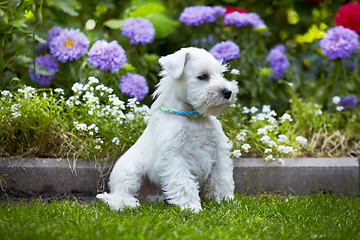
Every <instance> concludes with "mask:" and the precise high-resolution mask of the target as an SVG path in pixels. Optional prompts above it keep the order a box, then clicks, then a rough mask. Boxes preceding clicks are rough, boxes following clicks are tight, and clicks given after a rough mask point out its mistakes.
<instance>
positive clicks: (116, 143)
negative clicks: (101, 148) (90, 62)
mask: <svg viewBox="0 0 360 240" xmlns="http://www.w3.org/2000/svg"><path fill="white" fill-rule="evenodd" d="M111 142H113V143H115V145H116V146H119V144H120V140H119V139H118V138H117V137H114V138H113V139H112V140H111Z"/></svg>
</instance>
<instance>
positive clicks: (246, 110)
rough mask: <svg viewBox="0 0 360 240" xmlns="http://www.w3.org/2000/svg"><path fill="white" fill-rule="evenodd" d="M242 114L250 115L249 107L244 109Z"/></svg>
mask: <svg viewBox="0 0 360 240" xmlns="http://www.w3.org/2000/svg"><path fill="white" fill-rule="evenodd" d="M242 112H243V113H249V112H250V109H249V108H248V107H243V109H242Z"/></svg>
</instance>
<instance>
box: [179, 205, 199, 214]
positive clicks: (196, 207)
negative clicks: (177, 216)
mask: <svg viewBox="0 0 360 240" xmlns="http://www.w3.org/2000/svg"><path fill="white" fill-rule="evenodd" d="M180 207H181V210H191V211H193V212H194V213H199V212H200V211H201V210H202V208H201V204H200V203H199V204H185V205H184V206H180Z"/></svg>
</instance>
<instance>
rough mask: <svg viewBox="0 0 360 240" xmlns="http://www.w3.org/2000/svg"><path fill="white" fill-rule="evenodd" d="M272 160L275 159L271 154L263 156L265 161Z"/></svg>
mask: <svg viewBox="0 0 360 240" xmlns="http://www.w3.org/2000/svg"><path fill="white" fill-rule="evenodd" d="M274 160H275V158H274V156H273V155H269V156H267V157H265V161H266V162H272V161H274Z"/></svg>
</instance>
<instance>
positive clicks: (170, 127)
mask: <svg viewBox="0 0 360 240" xmlns="http://www.w3.org/2000/svg"><path fill="white" fill-rule="evenodd" d="M159 63H160V65H161V66H162V67H163V71H162V72H161V76H162V77H163V78H162V79H161V81H160V83H159V84H158V86H157V90H156V91H155V93H154V97H157V99H156V100H155V102H154V103H153V105H152V107H151V118H150V121H149V124H148V126H147V128H146V129H145V131H144V133H143V134H142V135H141V137H140V138H139V139H138V141H137V142H136V143H135V144H134V145H133V146H132V147H131V148H130V149H129V150H128V151H127V152H126V153H125V154H124V155H123V156H122V157H121V158H120V159H119V160H118V161H117V163H116V164H115V166H114V168H113V170H112V172H111V175H110V181H109V185H110V190H111V193H110V194H107V193H103V194H98V195H97V198H98V199H101V200H103V201H104V202H106V203H108V204H109V206H110V208H111V209H113V210H118V209H123V208H124V207H137V206H138V205H139V201H138V200H137V199H136V198H135V196H136V195H137V193H138V191H139V189H140V186H141V183H142V180H143V178H144V177H147V178H148V179H149V180H150V181H151V182H152V183H153V184H154V185H156V186H157V187H158V188H160V189H161V190H162V191H163V193H164V198H165V199H166V201H167V202H168V203H170V204H175V205H179V206H180V207H181V208H182V209H184V208H190V209H192V210H194V211H195V212H198V211H200V210H201V204H200V197H199V191H203V193H204V194H205V196H207V197H215V199H216V200H217V201H221V200H222V199H232V198H233V196H234V195H233V194H234V181H233V176H232V174H233V163H232V160H231V159H230V149H231V147H232V145H231V143H230V141H229V139H228V138H227V137H226V136H225V134H224V132H223V130H222V127H221V124H220V122H219V121H218V120H217V119H216V118H215V117H214V115H217V114H221V113H223V112H225V111H226V110H227V109H228V107H229V105H230V104H232V103H234V101H235V95H236V92H237V86H236V84H234V83H232V82H229V81H227V80H226V79H225V78H224V77H223V72H224V71H225V70H226V67H225V66H224V65H222V64H221V63H220V62H218V61H217V60H216V59H215V58H214V57H213V56H212V55H211V54H210V53H208V52H207V51H206V50H204V49H198V48H183V49H181V50H179V51H177V52H175V53H173V54H171V55H168V56H166V57H161V58H160V59H159ZM204 74H205V75H204ZM160 106H164V107H166V108H170V109H175V110H181V111H194V110H196V111H198V112H199V113H200V117H187V116H181V115H177V114H173V113H168V112H163V111H161V110H160V109H159V108H160Z"/></svg>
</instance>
